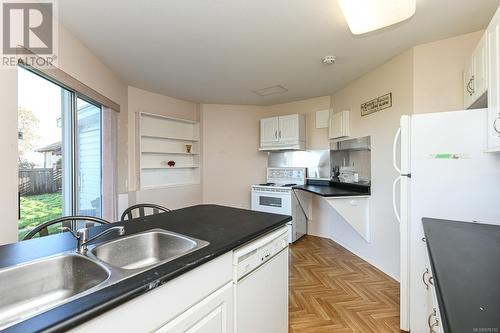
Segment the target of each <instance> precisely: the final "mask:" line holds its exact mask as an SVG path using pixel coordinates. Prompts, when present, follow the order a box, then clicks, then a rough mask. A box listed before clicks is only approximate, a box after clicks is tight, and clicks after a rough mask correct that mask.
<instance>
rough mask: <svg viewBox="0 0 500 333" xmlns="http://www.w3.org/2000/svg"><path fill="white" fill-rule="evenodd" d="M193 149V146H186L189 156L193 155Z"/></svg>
mask: <svg viewBox="0 0 500 333" xmlns="http://www.w3.org/2000/svg"><path fill="white" fill-rule="evenodd" d="M192 147H193V145H186V151H187V152H188V154H191V148H192Z"/></svg>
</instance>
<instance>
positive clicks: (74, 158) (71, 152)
mask: <svg viewBox="0 0 500 333" xmlns="http://www.w3.org/2000/svg"><path fill="white" fill-rule="evenodd" d="M18 66H19V67H21V68H23V69H25V70H27V71H29V72H31V73H32V74H35V75H37V76H39V77H41V78H42V79H45V80H48V81H49V82H51V83H53V84H55V85H57V86H59V87H61V88H62V89H64V90H66V91H67V92H68V93H69V100H68V109H69V112H67V110H62V111H63V113H68V114H61V118H62V122H63V126H62V140H61V148H62V151H63V156H65V157H66V161H65V160H64V159H63V164H66V163H68V165H64V166H63V174H64V170H69V172H70V173H71V174H70V176H69V177H63V189H62V195H63V207H62V216H65V215H80V214H78V205H79V202H78V184H79V179H78V166H79V163H78V162H79V161H78V154H77V149H78V107H77V102H78V99H80V100H82V101H84V102H87V103H89V104H91V105H93V106H95V107H97V108H99V110H100V115H99V119H100V163H101V165H100V173H99V175H100V186H101V188H100V205H101V209H100V216H98V217H102V211H103V210H102V204H103V198H102V196H103V179H102V178H103V159H102V154H103V125H104V124H103V111H104V107H105V105H103V104H101V103H99V102H97V101H96V100H94V99H92V98H90V97H88V96H87V95H85V94H83V93H81V92H79V91H77V90H75V89H74V88H72V87H70V86H68V85H66V84H64V83H62V82H60V81H58V80H56V79H54V78H53V77H51V76H50V75H47V74H46V73H44V72H42V71H40V70H38V69H36V68H34V67H32V66H29V65H25V64H23V63H19V64H18ZM68 116H69V117H68ZM68 118H69V119H68ZM65 142H67V144H69V145H67V144H65ZM67 156H69V158H68V157H67ZM65 186H66V187H69V188H70V190H69V191H65ZM65 192H66V193H65ZM18 197H19V199H18V200H19V202H18V207H19V214H18V218H19V219H20V218H21V201H20V196H18ZM64 200H68V203H69V207H67V208H66V207H64V206H65V204H64V202H65V201H64ZM65 208H66V209H67V210H69V211H66V210H65ZM75 227H76V225H73V223H72V225H71V228H72V229H74V228H75ZM18 228H19V224H18Z"/></svg>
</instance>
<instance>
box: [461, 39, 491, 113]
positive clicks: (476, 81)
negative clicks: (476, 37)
mask: <svg viewBox="0 0 500 333" xmlns="http://www.w3.org/2000/svg"><path fill="white" fill-rule="evenodd" d="M486 37H487V34H486V33H485V34H484V35H483V37H482V38H481V40H480V41H479V44H478V45H477V46H476V49H475V50H474V53H473V54H472V56H471V57H470V59H469V61H468V62H467V64H466V66H465V68H464V84H463V93H464V108H465V109H469V108H475V107H484V106H485V104H486V98H485V93H486V91H487V90H488V43H487V40H486Z"/></svg>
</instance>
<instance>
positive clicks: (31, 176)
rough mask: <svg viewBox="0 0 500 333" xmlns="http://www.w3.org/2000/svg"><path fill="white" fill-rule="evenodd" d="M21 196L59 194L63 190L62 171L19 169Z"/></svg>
mask: <svg viewBox="0 0 500 333" xmlns="http://www.w3.org/2000/svg"><path fill="white" fill-rule="evenodd" d="M18 184H19V193H20V194H21V196H27V195H36V194H45V193H54V192H58V191H60V190H61V188H62V170H61V169H59V168H57V169H52V168H35V169H19V182H18Z"/></svg>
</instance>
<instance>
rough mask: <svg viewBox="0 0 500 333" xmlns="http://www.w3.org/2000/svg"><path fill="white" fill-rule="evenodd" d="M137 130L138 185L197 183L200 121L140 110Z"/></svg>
mask: <svg viewBox="0 0 500 333" xmlns="http://www.w3.org/2000/svg"><path fill="white" fill-rule="evenodd" d="M138 132H139V134H140V135H139V161H140V166H139V167H140V188H141V189H143V190H144V189H152V188H162V187H170V186H181V185H192V184H199V183H200V157H201V156H200V137H199V132H200V124H199V122H195V121H191V120H185V119H177V118H170V117H165V116H160V115H156V114H151V113H145V112H141V113H139V114H138ZM186 145H191V150H190V152H188V150H187V147H186ZM169 161H174V162H175V166H173V167H172V166H169V165H168V162H169Z"/></svg>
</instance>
